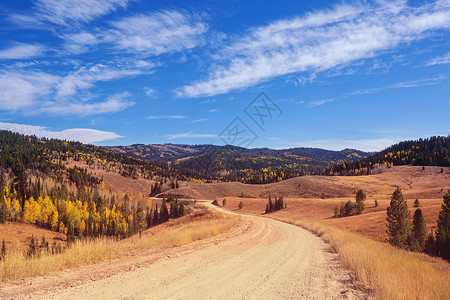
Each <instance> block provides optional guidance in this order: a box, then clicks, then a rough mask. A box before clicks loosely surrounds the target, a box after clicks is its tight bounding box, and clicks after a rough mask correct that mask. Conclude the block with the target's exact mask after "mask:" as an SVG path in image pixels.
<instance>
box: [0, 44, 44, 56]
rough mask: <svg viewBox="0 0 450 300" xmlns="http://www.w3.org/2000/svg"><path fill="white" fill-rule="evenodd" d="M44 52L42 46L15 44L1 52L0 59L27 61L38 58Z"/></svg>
mask: <svg viewBox="0 0 450 300" xmlns="http://www.w3.org/2000/svg"><path fill="white" fill-rule="evenodd" d="M43 52H44V47H42V46H41V45H32V44H23V43H15V45H14V46H12V47H10V48H8V49H5V50H2V51H0V59H26V58H31V57H36V56H39V55H41V54H42V53H43Z"/></svg>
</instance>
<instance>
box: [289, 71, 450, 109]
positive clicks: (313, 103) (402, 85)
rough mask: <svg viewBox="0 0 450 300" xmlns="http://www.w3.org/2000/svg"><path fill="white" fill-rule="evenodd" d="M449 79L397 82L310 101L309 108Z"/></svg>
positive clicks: (439, 77)
mask: <svg viewBox="0 0 450 300" xmlns="http://www.w3.org/2000/svg"><path fill="white" fill-rule="evenodd" d="M446 79H447V77H445V76H438V77H433V78H425V79H419V80H412V81H404V82H397V83H394V84H391V85H388V86H384V87H379V88H372V89H365V90H357V91H354V92H350V93H347V94H344V95H342V96H339V97H334V98H329V99H322V100H313V101H308V103H307V106H320V105H323V104H325V103H329V102H332V101H335V100H340V99H347V98H350V97H352V96H355V95H365V94H374V93H378V92H382V91H385V90H390V89H400V88H414V87H420V86H426V85H435V84H439V83H441V82H442V81H443V80H446ZM297 103H298V104H300V103H304V101H301V102H297Z"/></svg>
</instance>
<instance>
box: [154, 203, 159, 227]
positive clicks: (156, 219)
mask: <svg viewBox="0 0 450 300" xmlns="http://www.w3.org/2000/svg"><path fill="white" fill-rule="evenodd" d="M159 223H160V220H159V213H158V204H156V205H155V210H154V211H153V220H152V224H153V225H158V224H159Z"/></svg>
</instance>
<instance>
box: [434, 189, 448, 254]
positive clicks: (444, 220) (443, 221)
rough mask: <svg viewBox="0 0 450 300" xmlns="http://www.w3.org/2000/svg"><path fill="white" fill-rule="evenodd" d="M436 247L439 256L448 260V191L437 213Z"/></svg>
mask: <svg viewBox="0 0 450 300" xmlns="http://www.w3.org/2000/svg"><path fill="white" fill-rule="evenodd" d="M436 246H437V251H438V252H439V255H440V256H441V257H443V258H445V259H447V260H450V190H449V191H448V192H447V193H446V194H445V195H444V204H442V208H441V211H440V212H439V217H438V220H437V230H436Z"/></svg>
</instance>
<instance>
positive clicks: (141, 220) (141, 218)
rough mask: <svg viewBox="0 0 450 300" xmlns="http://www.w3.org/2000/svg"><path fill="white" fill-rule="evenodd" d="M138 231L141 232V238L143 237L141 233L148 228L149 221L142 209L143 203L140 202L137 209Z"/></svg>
mask: <svg viewBox="0 0 450 300" xmlns="http://www.w3.org/2000/svg"><path fill="white" fill-rule="evenodd" d="M136 227H137V228H136V230H137V231H138V232H139V236H140V235H141V232H142V231H143V230H144V229H145V228H147V220H146V218H145V213H144V210H143V209H142V206H141V203H140V202H138V205H137V208H136Z"/></svg>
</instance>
